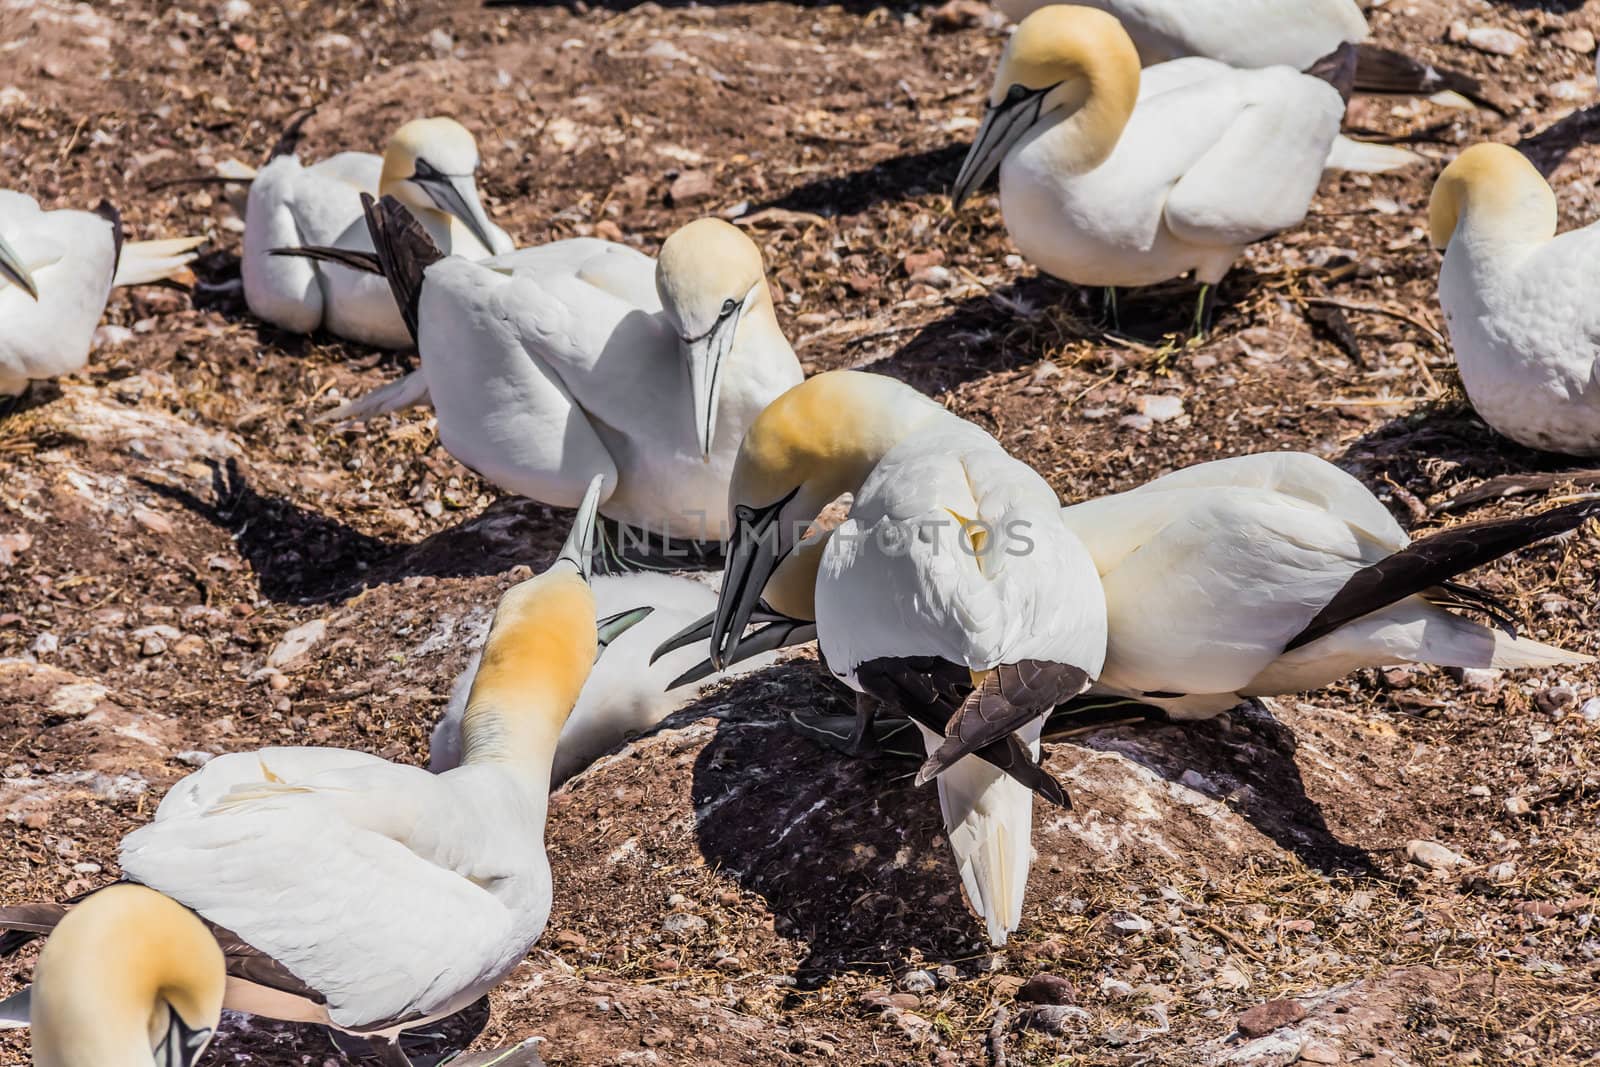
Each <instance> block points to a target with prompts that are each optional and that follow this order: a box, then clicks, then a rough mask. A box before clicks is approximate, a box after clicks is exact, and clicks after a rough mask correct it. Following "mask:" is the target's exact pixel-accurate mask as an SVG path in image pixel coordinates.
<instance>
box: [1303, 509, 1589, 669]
mask: <svg viewBox="0 0 1600 1067" xmlns="http://www.w3.org/2000/svg"><path fill="white" fill-rule="evenodd" d="M1597 516H1600V500H1583V501H1579V502H1578V503H1576V504H1567V505H1565V506H1564V507H1559V508H1552V509H1551V510H1549V511H1545V512H1541V513H1540V514H1538V515H1518V516H1516V517H1514V518H1509V519H1488V520H1485V521H1483V522H1469V523H1464V524H1462V525H1460V526H1456V527H1453V528H1451V529H1448V530H1443V531H1441V532H1439V533H1436V534H1434V535H1433V536H1431V537H1426V538H1423V539H1422V540H1421V541H1415V542H1413V543H1412V544H1411V545H1410V546H1409V547H1407V548H1404V549H1402V550H1400V551H1399V552H1396V553H1395V554H1394V555H1392V556H1389V557H1387V558H1386V559H1382V560H1379V561H1378V562H1377V563H1374V564H1372V565H1371V566H1369V567H1363V568H1362V569H1361V570H1359V571H1357V572H1356V573H1355V574H1353V575H1351V577H1350V580H1349V581H1348V582H1346V583H1345V584H1344V588H1343V589H1340V590H1339V592H1338V593H1337V594H1336V595H1335V596H1334V598H1333V599H1332V600H1330V601H1328V603H1327V605H1326V606H1325V607H1324V608H1323V609H1322V610H1321V611H1320V612H1318V613H1317V616H1316V618H1314V619H1312V620H1311V622H1310V623H1309V624H1307V626H1306V628H1305V629H1304V630H1301V631H1300V633H1298V634H1296V635H1295V637H1294V639H1293V640H1292V641H1290V642H1289V643H1288V644H1287V645H1285V646H1284V651H1285V652H1292V651H1294V650H1295V649H1297V648H1300V647H1301V646H1303V645H1308V644H1310V643H1311V642H1312V641H1315V640H1317V639H1318V638H1320V637H1326V636H1327V635H1328V634H1330V633H1332V632H1333V631H1335V630H1337V629H1338V628H1339V627H1341V626H1344V625H1346V624H1347V623H1351V622H1354V621H1355V620H1356V619H1359V618H1361V617H1363V616H1365V615H1370V614H1372V613H1373V612H1374V611H1379V610H1381V609H1383V608H1386V607H1388V606H1389V605H1391V604H1397V603H1399V602H1400V601H1402V600H1404V599H1405V598H1406V597H1409V596H1415V595H1417V594H1418V593H1426V592H1427V591H1428V590H1430V589H1433V588H1435V587H1438V586H1442V585H1444V584H1445V583H1446V582H1448V581H1449V580H1450V579H1451V578H1454V577H1456V576H1457V575H1459V574H1464V573H1465V572H1467V571H1470V570H1472V569H1473V568H1474V567H1481V566H1482V565H1484V564H1485V563H1491V562H1493V561H1494V560H1497V559H1499V558H1500V557H1501V556H1504V555H1508V554H1510V553H1512V552H1515V551H1517V550H1518V549H1520V548H1526V547H1527V546H1528V545H1531V544H1533V543H1534V542H1536V541H1543V540H1544V539H1545V538H1547V537H1554V536H1555V535H1556V534H1561V533H1566V532H1567V531H1568V530H1574V529H1577V528H1578V527H1579V526H1582V525H1583V524H1584V523H1585V522H1586V521H1588V520H1589V519H1591V518H1595V517H1597Z"/></svg>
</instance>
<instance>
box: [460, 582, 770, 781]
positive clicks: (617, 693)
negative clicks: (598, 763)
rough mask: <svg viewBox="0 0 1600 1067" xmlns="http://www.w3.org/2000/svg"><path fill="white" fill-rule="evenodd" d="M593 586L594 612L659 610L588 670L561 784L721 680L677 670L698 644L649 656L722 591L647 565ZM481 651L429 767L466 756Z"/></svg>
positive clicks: (754, 659)
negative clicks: (465, 734) (464, 737)
mask: <svg viewBox="0 0 1600 1067" xmlns="http://www.w3.org/2000/svg"><path fill="white" fill-rule="evenodd" d="M589 585H590V588H592V589H593V590H594V603H595V611H596V612H597V613H598V614H600V615H602V616H605V615H611V614H615V613H618V612H624V611H626V610H627V609H628V608H630V607H636V606H638V605H640V604H649V605H651V606H652V607H653V608H654V609H655V610H654V611H652V612H651V613H650V617H649V618H648V619H645V620H644V621H643V622H641V623H639V625H637V626H635V627H633V628H632V629H631V630H629V631H628V632H627V633H625V634H623V635H622V636H621V637H619V638H617V639H616V640H615V641H613V642H611V644H610V645H608V646H607V647H606V654H605V655H604V656H602V657H601V658H600V659H599V660H598V661H597V662H596V663H595V665H594V670H592V671H590V672H589V679H588V681H586V682H584V683H583V692H582V693H581V694H579V696H578V703H577V704H576V705H575V706H574V707H573V709H572V714H571V715H569V716H567V721H566V724H565V725H563V726H562V728H561V736H560V739H559V740H558V742H557V744H556V754H555V761H554V764H553V766H552V769H551V772H550V786H551V788H556V787H558V786H560V785H561V783H563V782H565V781H566V780H567V779H568V778H571V777H572V776H573V775H575V774H577V773H578V772H579V771H581V770H583V769H584V768H585V767H587V766H589V764H591V763H593V762H594V761H595V760H596V759H598V758H599V757H600V756H602V755H604V754H605V753H606V752H607V751H608V750H610V749H612V748H615V747H616V746H617V745H620V744H621V743H622V742H623V741H625V740H627V738H629V737H630V736H632V735H634V734H639V733H643V732H645V731H646V730H649V729H650V728H651V727H653V726H655V725H656V724H657V723H659V722H660V721H661V720H662V719H665V718H666V717H667V716H668V715H671V714H672V713H673V712H675V711H677V710H678V709H680V708H684V707H687V706H688V705H690V704H692V703H693V702H694V701H695V700H696V699H697V698H698V697H699V696H700V694H701V693H703V692H705V691H706V690H707V689H708V688H710V687H711V686H713V685H715V684H717V682H719V681H721V680H722V679H720V678H717V679H712V678H709V677H708V676H707V675H706V674H700V675H698V676H697V677H695V678H693V679H690V680H685V679H682V678H680V677H679V676H680V675H682V674H684V673H685V672H686V671H688V670H689V669H690V668H691V667H693V666H694V665H695V663H696V662H697V661H698V660H699V659H700V652H699V650H697V649H690V648H687V647H682V648H681V651H675V652H674V653H673V654H671V655H666V656H662V657H660V658H657V659H651V657H650V654H651V652H652V651H653V650H654V649H655V648H656V646H657V645H659V644H660V643H661V642H662V641H664V640H666V639H667V638H668V636H669V635H671V634H672V633H673V632H674V631H676V630H678V629H680V628H682V627H683V626H685V625H686V624H688V623H690V622H693V621H695V620H698V619H700V618H702V617H703V616H705V615H707V614H708V613H711V612H714V611H715V609H716V606H717V592H716V590H715V589H713V588H712V587H711V586H709V585H707V584H706V583H705V582H701V581H696V580H695V579H693V578H685V577H679V576H677V575H671V574H651V573H648V572H642V573H637V574H618V575H600V576H597V577H595V578H593V579H591V580H590V583H589ZM680 647H681V646H680ZM774 647H776V646H774ZM776 656H777V653H776V651H769V652H766V653H764V654H760V655H754V656H751V657H750V658H748V659H741V661H740V663H739V665H738V667H737V668H735V669H733V670H730V671H729V672H728V676H737V675H740V674H745V673H749V672H753V671H757V670H760V669H761V668H763V667H765V666H766V665H767V664H769V663H771V662H772V660H773V659H774V658H776ZM480 658H481V654H478V653H474V655H473V657H472V660H471V662H470V663H469V664H468V665H467V668H466V670H464V671H462V672H461V676H460V677H459V678H458V679H457V680H456V684H455V686H454V688H452V689H451V691H450V704H449V706H448V707H447V708H446V709H445V713H444V717H443V718H441V719H440V720H439V722H438V723H437V725H435V726H434V728H433V742H432V744H431V745H430V746H429V749H428V769H429V770H431V771H433V772H434V773H439V772H442V771H447V770H449V769H450V768H452V767H455V766H456V765H457V764H459V763H460V762H461V720H462V717H463V715H464V714H465V712H466V708H467V696H468V694H469V693H470V692H471V691H472V683H473V680H474V679H475V678H476V677H477V674H478V667H479V663H480Z"/></svg>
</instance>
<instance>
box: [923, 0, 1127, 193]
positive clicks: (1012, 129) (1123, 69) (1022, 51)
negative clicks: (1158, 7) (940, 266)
mask: <svg viewBox="0 0 1600 1067" xmlns="http://www.w3.org/2000/svg"><path fill="white" fill-rule="evenodd" d="M1138 99H1139V52H1138V50H1137V49H1136V48H1134V45H1133V40H1132V39H1131V38H1130V37H1129V36H1128V33H1127V31H1126V30H1124V29H1123V28H1122V23H1120V22H1118V21H1117V20H1116V18H1115V17H1114V16H1112V15H1108V14H1106V13H1105V12H1104V11H1097V10H1095V9H1094V8H1087V7H1070V6H1067V5H1063V4H1056V5H1052V6H1050V7H1042V8H1040V9H1039V10H1037V11H1035V12H1034V13H1033V14H1031V15H1029V16H1028V17H1027V18H1025V19H1023V20H1022V21H1021V22H1019V23H1018V24H1017V29H1016V32H1015V33H1013V34H1012V35H1011V40H1009V41H1007V42H1006V47H1005V50H1004V51H1003V52H1001V53H1000V66H999V69H998V70H996V71H995V76H994V87H993V88H992V89H990V90H989V99H988V102H987V104H986V106H985V107H984V112H983V123H982V124H981V125H980V126H979V127H978V135H977V137H976V138H975V139H974V140H973V142H972V148H971V149H970V150H969V151H968V152H967V158H966V159H965V160H964V161H963V162H962V164H961V171H960V173H959V174H957V175H956V182H955V185H954V186H952V187H951V190H950V204H951V207H952V208H957V209H959V208H960V207H961V204H962V201H964V200H966V198H967V197H968V196H969V195H970V194H971V193H972V191H973V190H974V189H976V188H977V187H978V186H980V185H982V184H983V182H984V179H986V178H987V177H988V176H989V175H990V174H992V173H993V172H994V169H995V168H996V167H998V166H999V165H1000V163H1001V161H1002V160H1003V159H1005V157H1006V153H1008V152H1009V151H1010V150H1011V147H1012V146H1013V145H1015V144H1016V143H1017V142H1018V141H1019V140H1021V139H1022V136H1023V135H1024V134H1026V133H1027V132H1028V131H1029V130H1031V129H1033V128H1034V127H1035V126H1038V125H1040V124H1041V123H1045V122H1056V121H1060V120H1062V119H1065V118H1070V119H1071V120H1072V121H1073V122H1074V124H1075V134H1076V136H1075V137H1074V138H1072V141H1073V143H1072V148H1073V156H1072V160H1071V165H1070V167H1069V168H1068V170H1067V172H1066V173H1068V174H1081V173H1083V172H1085V171H1090V170H1093V169H1094V168H1095V167H1098V166H1099V165H1100V164H1101V163H1104V162H1105V161H1106V157H1108V156H1109V155H1111V150H1112V149H1113V148H1115V147H1116V146H1117V141H1118V140H1119V139H1120V138H1121V137H1122V130H1123V128H1124V127H1125V126H1127V124H1128V118H1129V116H1131V115H1132V114H1133V108H1134V104H1135V103H1137V101H1138Z"/></svg>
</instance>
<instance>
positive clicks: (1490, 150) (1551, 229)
mask: <svg viewBox="0 0 1600 1067" xmlns="http://www.w3.org/2000/svg"><path fill="white" fill-rule="evenodd" d="M1463 222H1469V223H1471V224H1473V225H1474V226H1475V227H1476V228H1478V229H1480V230H1482V231H1483V232H1485V233H1487V234H1489V235H1492V236H1494V237H1498V238H1503V239H1505V240H1511V241H1527V242H1535V241H1545V240H1549V239H1550V238H1551V237H1554V236H1555V232H1556V226H1557V217H1556V195H1555V193H1554V192H1552V191H1551V189H1550V183H1549V182H1547V181H1545V180H1544V176H1543V175H1541V174H1540V173H1539V171H1538V169H1537V168H1536V167H1534V165H1533V164H1532V163H1531V162H1530V161H1529V160H1528V157H1527V156H1525V155H1523V154H1522V153H1521V152H1519V151H1517V150H1516V149H1515V148H1512V147H1511V146H1510V145H1503V144H1493V143H1489V144H1476V145H1473V146H1472V147H1471V148H1469V149H1467V150H1466V151H1465V152H1463V153H1461V154H1460V155H1459V156H1457V157H1456V158H1455V160H1454V162H1452V163H1451V164H1450V165H1449V166H1448V167H1446V168H1445V169H1444V173H1442V174H1440V175H1439V180H1438V181H1437V182H1435V183H1434V185H1433V196H1432V197H1431V198H1430V199H1429V201H1428V227H1429V229H1430V230H1431V231H1432V233H1431V236H1432V238H1433V245H1434V247H1435V248H1440V249H1443V248H1445V247H1446V246H1448V245H1449V244H1450V240H1451V238H1452V237H1454V236H1455V232H1456V228H1457V227H1458V226H1460V225H1461V224H1462V223H1463Z"/></svg>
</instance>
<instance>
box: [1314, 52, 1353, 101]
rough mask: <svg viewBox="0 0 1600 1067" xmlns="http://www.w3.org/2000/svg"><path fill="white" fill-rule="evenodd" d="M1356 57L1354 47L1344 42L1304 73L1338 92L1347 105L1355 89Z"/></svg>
mask: <svg viewBox="0 0 1600 1067" xmlns="http://www.w3.org/2000/svg"><path fill="white" fill-rule="evenodd" d="M1357 55H1358V53H1357V51H1356V46H1355V45H1353V44H1351V43H1350V42H1349V41H1346V42H1345V43H1344V44H1341V45H1340V46H1339V47H1338V48H1336V49H1334V50H1333V51H1332V52H1329V53H1328V54H1327V55H1325V56H1323V57H1322V58H1321V59H1319V60H1317V61H1316V62H1315V63H1313V64H1311V66H1309V67H1307V68H1306V73H1307V74H1309V75H1311V76H1312V77H1313V78H1321V79H1322V80H1323V81H1325V82H1327V83H1328V84H1329V85H1331V86H1333V87H1334V88H1335V89H1337V90H1339V95H1340V96H1342V97H1344V102H1345V103H1347V104H1348V103H1349V102H1350V97H1351V95H1352V94H1354V92H1355V88H1356V65H1357V62H1358V59H1357Z"/></svg>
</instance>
